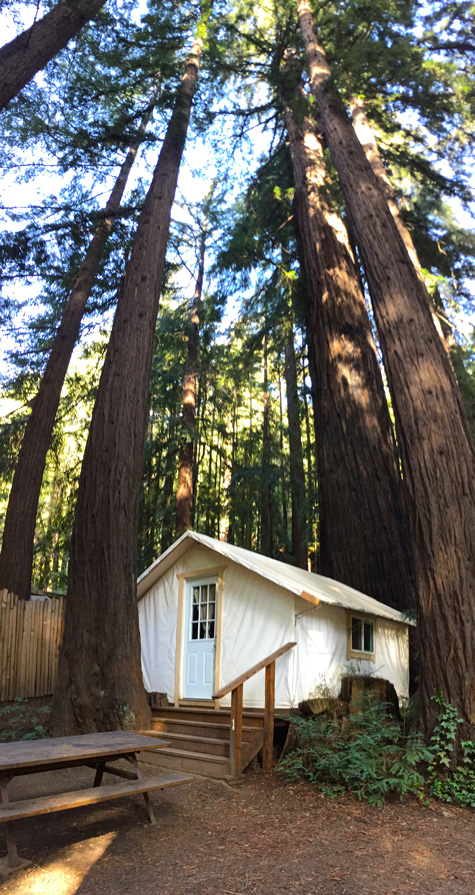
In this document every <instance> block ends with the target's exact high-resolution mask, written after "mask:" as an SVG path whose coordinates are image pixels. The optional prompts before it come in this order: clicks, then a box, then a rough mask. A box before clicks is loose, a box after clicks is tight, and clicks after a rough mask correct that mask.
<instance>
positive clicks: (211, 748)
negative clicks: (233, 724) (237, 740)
mask: <svg viewBox="0 0 475 895" xmlns="http://www.w3.org/2000/svg"><path fill="white" fill-rule="evenodd" d="M167 742H168V744H169V747H168V748H170V749H185V750H187V751H188V752H203V753H206V755H224V756H225V757H228V756H229V737H228V739H218V738H216V737H211V736H209V737H207V736H206V737H203V736H195V735H194V734H187V733H181V732H176V733H175V732H174V731H167Z"/></svg>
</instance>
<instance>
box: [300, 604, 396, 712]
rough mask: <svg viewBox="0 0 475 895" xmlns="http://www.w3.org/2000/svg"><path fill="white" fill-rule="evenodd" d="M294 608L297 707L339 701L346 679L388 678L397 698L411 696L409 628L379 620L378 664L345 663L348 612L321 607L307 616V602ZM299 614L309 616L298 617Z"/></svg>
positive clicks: (355, 661)
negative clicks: (316, 699)
mask: <svg viewBox="0 0 475 895" xmlns="http://www.w3.org/2000/svg"><path fill="white" fill-rule="evenodd" d="M295 603H296V606H295V609H296V613H297V621H296V626H295V630H296V638H295V639H296V640H297V642H298V646H297V647H296V650H297V649H298V653H299V661H298V662H296V663H295V677H294V693H295V698H296V700H297V704H298V703H299V702H301V701H303V700H304V699H308V698H309V697H311V696H324V695H331V696H338V694H339V692H340V683H341V678H342V675H344V674H368V675H372V676H374V677H381V678H385V679H386V680H389V681H391V683H392V684H394V687H395V689H396V692H397V694H398V696H399V697H403V696H407V695H408V687H409V638H408V629H407V626H406V625H402V624H398V623H397V622H393V621H391V620H389V619H384V618H378V619H376V632H375V647H376V648H375V661H374V662H372V661H370V660H369V659H358V660H355V659H347V658H346V642H347V628H346V626H347V614H346V610H345V609H340V608H337V607H335V606H326V605H325V604H324V603H320V605H319V606H318V607H316V608H315V609H312V610H311V611H310V612H308V604H306V603H305V602H304V600H299V599H296V601H295ZM301 612H302V613H305V614H304V615H301V616H299V613H301Z"/></svg>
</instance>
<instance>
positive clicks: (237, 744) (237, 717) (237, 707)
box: [229, 684, 243, 777]
mask: <svg viewBox="0 0 475 895" xmlns="http://www.w3.org/2000/svg"><path fill="white" fill-rule="evenodd" d="M242 693H243V685H242V684H240V685H239V686H238V687H236V688H235V689H234V690H233V691H232V693H231V730H230V732H229V763H230V770H231V774H232V775H233V777H234V776H236V775H237V774H240V773H241V763H242V759H241V752H242Z"/></svg>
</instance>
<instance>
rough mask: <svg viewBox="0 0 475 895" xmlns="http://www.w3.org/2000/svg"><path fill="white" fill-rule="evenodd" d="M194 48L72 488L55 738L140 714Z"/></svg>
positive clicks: (145, 714)
mask: <svg viewBox="0 0 475 895" xmlns="http://www.w3.org/2000/svg"><path fill="white" fill-rule="evenodd" d="M201 48H202V40H201V38H200V39H199V40H197V41H195V45H194V47H193V51H192V55H191V56H190V58H189V60H188V63H187V66H186V70H185V74H184V76H183V78H182V80H181V84H180V86H179V88H178V93H177V98H176V101H175V106H174V109H173V113H172V116H171V119H170V123H169V125H168V128H167V132H166V136H165V140H164V142H163V145H162V149H161V152H160V156H159V159H158V163H157V167H156V168H155V173H154V176H153V180H152V184H151V186H150V189H149V191H148V194H147V197H146V200H145V204H144V207H143V211H142V214H141V217H140V221H139V225H138V229H137V236H136V238H135V242H134V246H133V249H132V255H131V258H130V261H129V263H128V265H127V269H126V273H125V277H124V282H123V286H122V290H121V293H120V296H119V301H118V305H117V310H116V314H115V317H114V323H113V326H112V332H111V337H110V342H109V346H108V349H107V354H106V359H105V362H104V367H103V371H102V375H101V380H100V383H99V390H98V394H97V399H96V403H95V406H94V411H93V415H92V420H91V426H90V430H89V437H88V441H87V445H86V450H85V454H84V460H83V465H82V470H81V477H80V481H79V490H78V499H77V505H76V514H75V520H74V527H73V536H72V544H71V560H70V571H69V582H68V594H67V598H66V618H65V630H64V636H63V643H62V647H61V653H60V662H59V673H58V683H57V688H56V692H55V696H54V725H55V731H56V732H59V731H61V732H63V733H73V732H77V731H84V732H87V731H92V730H113V729H116V728H122V729H134V728H140V727H143V726H145V727H146V726H148V725H149V723H150V712H149V708H148V705H147V700H146V698H145V691H144V687H143V681H142V673H141V668H140V638H139V629H138V613H137V602H136V600H137V596H136V595H137V591H136V562H137V533H138V519H139V491H140V482H141V475H142V464H143V451H144V441H145V433H146V422H147V406H148V393H149V384H150V372H151V364H152V355H153V345H154V335H155V324H156V319H157V314H158V307H159V300H160V289H161V285H162V278H163V271H164V265H165V253H166V248H167V241H168V234H169V228H170V215H171V208H172V203H173V199H174V196H175V190H176V185H177V180H178V171H179V168H180V162H181V158H182V154H183V149H184V145H185V139H186V134H187V128H188V122H189V118H190V111H191V104H192V100H193V95H194V92H195V89H196V81H197V75H198V66H199V60H200V56H201Z"/></svg>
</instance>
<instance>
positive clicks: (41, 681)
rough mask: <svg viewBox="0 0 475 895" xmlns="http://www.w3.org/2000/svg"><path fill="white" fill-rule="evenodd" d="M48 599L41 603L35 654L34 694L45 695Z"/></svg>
mask: <svg viewBox="0 0 475 895" xmlns="http://www.w3.org/2000/svg"><path fill="white" fill-rule="evenodd" d="M49 615H50V613H49V600H43V601H42V603H41V620H40V625H39V629H40V630H39V641H38V648H37V655H36V681H35V693H36V696H45V695H46V676H47V674H48V652H49V650H48V635H47V628H48V618H49Z"/></svg>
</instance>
